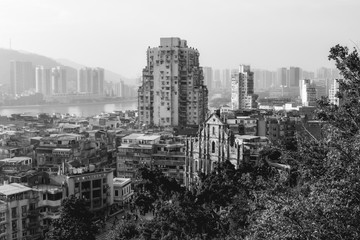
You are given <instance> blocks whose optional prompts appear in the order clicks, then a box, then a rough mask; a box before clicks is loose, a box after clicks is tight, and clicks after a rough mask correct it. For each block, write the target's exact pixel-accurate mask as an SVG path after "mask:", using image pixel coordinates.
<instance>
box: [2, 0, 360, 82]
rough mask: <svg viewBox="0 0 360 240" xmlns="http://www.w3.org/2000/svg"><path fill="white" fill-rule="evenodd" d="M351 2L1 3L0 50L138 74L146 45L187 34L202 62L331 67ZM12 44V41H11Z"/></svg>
mask: <svg viewBox="0 0 360 240" xmlns="http://www.w3.org/2000/svg"><path fill="white" fill-rule="evenodd" d="M359 7H360V2H359V1H356V0H341V1H340V0H326V1H325V0H319V1H310V0H301V1H300V0H295V1H286V0H278V1H266V0H255V1H253V0H252V1H232V0H229V1H190V0H185V1H165V0H156V1H140V0H136V1H113V0H109V1H89V0H86V1H85V0H80V1H69V0H65V1H51V2H50V1H41V0H34V1H27V0H20V1H10V0H3V1H1V2H0V29H1V32H0V47H1V48H9V47H10V44H11V48H12V49H15V50H23V51H28V52H33V53H37V54H41V55H45V56H48V57H51V58H54V59H57V58H66V59H70V60H72V61H75V62H78V63H81V64H84V65H87V66H93V67H95V66H100V67H103V68H106V69H109V70H111V71H114V72H117V73H120V74H122V75H124V76H126V77H139V76H141V71H142V68H143V67H144V66H145V64H146V57H145V52H146V49H147V47H148V46H150V47H157V46H159V38H160V37H180V38H183V39H187V41H188V43H189V45H190V46H192V47H194V48H197V49H198V50H199V52H200V63H201V66H211V67H213V68H220V69H221V68H232V67H236V66H238V65H239V64H251V65H252V66H253V67H255V68H265V69H270V70H275V69H276V68H279V67H286V66H299V67H301V68H303V69H306V70H315V69H316V68H318V67H322V66H325V67H333V64H332V63H331V62H329V61H328V59H327V56H328V53H329V49H330V48H331V47H332V46H334V45H336V44H338V43H339V44H343V45H347V46H350V47H352V46H356V45H357V44H358V43H359V39H360V32H359V31H358V23H359V22H360V17H359V14H358V9H359ZM10 42H11V43H10Z"/></svg>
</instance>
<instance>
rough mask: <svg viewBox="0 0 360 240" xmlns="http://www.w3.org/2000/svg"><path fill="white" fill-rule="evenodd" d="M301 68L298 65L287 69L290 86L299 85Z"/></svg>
mask: <svg viewBox="0 0 360 240" xmlns="http://www.w3.org/2000/svg"><path fill="white" fill-rule="evenodd" d="M300 75H301V69H300V68H299V67H290V69H289V84H290V87H299V81H300Z"/></svg>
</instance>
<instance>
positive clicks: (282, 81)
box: [277, 68, 288, 87]
mask: <svg viewBox="0 0 360 240" xmlns="http://www.w3.org/2000/svg"><path fill="white" fill-rule="evenodd" d="M277 79H278V81H277V82H278V86H277V87H279V86H282V87H284V86H287V85H288V81H287V69H286V68H279V69H278V73H277Z"/></svg>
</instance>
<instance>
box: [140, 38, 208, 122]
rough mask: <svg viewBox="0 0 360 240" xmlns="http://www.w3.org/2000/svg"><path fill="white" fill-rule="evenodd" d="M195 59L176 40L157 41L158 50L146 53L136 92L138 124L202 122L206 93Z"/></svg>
mask: <svg viewBox="0 0 360 240" xmlns="http://www.w3.org/2000/svg"><path fill="white" fill-rule="evenodd" d="M199 55H200V54H199V52H198V50H197V49H194V48H191V47H188V46H187V42H186V40H181V39H180V38H161V39H160V46H159V47H156V48H150V47H149V48H148V49H147V65H146V67H145V68H144V69H143V82H142V85H141V86H140V87H139V90H138V112H139V122H140V124H146V125H155V126H186V125H198V124H201V123H202V122H203V121H204V120H205V117H206V114H207V104H208V90H207V87H206V86H205V85H204V82H203V70H202V68H201V67H200V65H199Z"/></svg>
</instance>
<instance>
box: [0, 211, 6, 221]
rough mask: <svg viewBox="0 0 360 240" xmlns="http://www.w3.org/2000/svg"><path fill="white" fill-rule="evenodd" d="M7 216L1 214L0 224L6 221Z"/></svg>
mask: <svg viewBox="0 0 360 240" xmlns="http://www.w3.org/2000/svg"><path fill="white" fill-rule="evenodd" d="M5 219H6V214H5V213H4V212H2V213H0V222H2V221H5Z"/></svg>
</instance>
